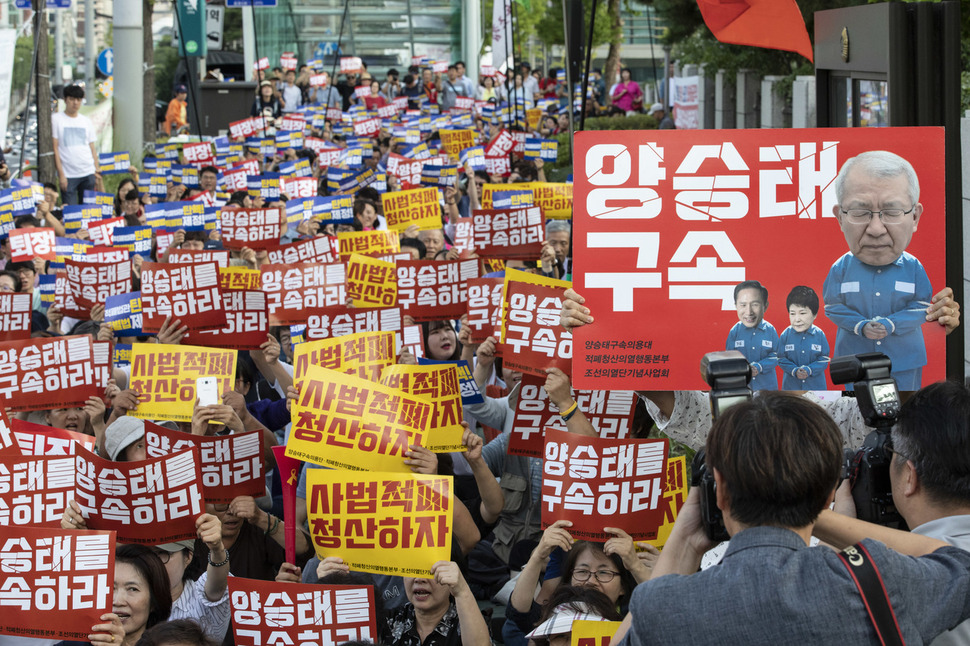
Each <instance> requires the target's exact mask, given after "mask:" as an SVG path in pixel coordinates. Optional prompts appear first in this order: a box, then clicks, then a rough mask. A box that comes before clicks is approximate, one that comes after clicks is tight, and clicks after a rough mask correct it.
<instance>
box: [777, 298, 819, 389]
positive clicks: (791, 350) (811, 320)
mask: <svg viewBox="0 0 970 646" xmlns="http://www.w3.org/2000/svg"><path fill="white" fill-rule="evenodd" d="M785 305H786V306H787V307H788V321H789V322H790V323H791V325H789V326H788V327H787V328H785V331H784V332H782V333H781V342H780V350H779V351H778V365H779V366H781V371H782V374H783V375H784V377H783V378H782V380H781V387H782V389H783V390H825V370H826V368H828V365H829V342H828V340H826V338H825V333H824V332H822V330H821V329H819V328H818V327H817V326H816V325H815V317H816V316H818V294H816V293H815V290H814V289H812V288H811V287H806V286H805V285H799V286H797V287H794V288H792V290H791V292H789V293H788V298H787V299H786V300H785Z"/></svg>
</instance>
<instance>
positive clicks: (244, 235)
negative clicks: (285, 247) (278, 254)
mask: <svg viewBox="0 0 970 646" xmlns="http://www.w3.org/2000/svg"><path fill="white" fill-rule="evenodd" d="M219 220H220V222H221V224H222V243H223V244H224V245H225V246H226V247H227V248H229V249H242V248H243V247H249V248H250V249H257V250H259V249H268V248H270V247H274V246H276V245H279V243H280V237H281V236H282V235H283V227H285V226H286V224H285V223H286V219H285V218H284V217H283V213H282V211H281V210H280V209H278V208H273V209H228V208H224V209H222V210H221V211H219Z"/></svg>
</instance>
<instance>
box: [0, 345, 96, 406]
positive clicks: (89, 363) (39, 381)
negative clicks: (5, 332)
mask: <svg viewBox="0 0 970 646" xmlns="http://www.w3.org/2000/svg"><path fill="white" fill-rule="evenodd" d="M104 386H105V384H103V383H101V382H100V381H99V373H98V371H97V369H96V366H95V362H94V345H93V343H92V341H91V337H90V336H62V337H54V338H52V339H30V340H27V341H7V342H5V343H0V399H3V400H4V405H5V406H6V407H7V408H10V409H11V410H15V411H25V410H45V409H52V408H61V407H64V406H83V405H84V403H85V402H86V401H87V399H88V398H89V397H96V396H99V395H100V393H101V390H102V389H103V388H104Z"/></svg>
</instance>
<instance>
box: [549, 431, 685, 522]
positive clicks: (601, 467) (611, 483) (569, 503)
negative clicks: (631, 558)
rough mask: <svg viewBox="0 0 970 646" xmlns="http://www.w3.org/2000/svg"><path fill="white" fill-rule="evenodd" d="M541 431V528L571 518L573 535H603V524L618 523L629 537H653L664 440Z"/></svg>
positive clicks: (659, 518) (658, 518)
mask: <svg viewBox="0 0 970 646" xmlns="http://www.w3.org/2000/svg"><path fill="white" fill-rule="evenodd" d="M545 433H546V440H545V450H544V455H543V458H544V459H543V463H542V469H543V477H542V500H541V504H542V526H543V527H548V526H549V525H551V524H552V523H553V522H555V521H557V520H570V521H572V522H573V525H572V527H570V529H569V533H570V534H571V535H572V536H573V537H574V538H581V539H586V540H596V541H602V540H606V539H607V538H609V536H610V535H609V534H606V533H605V532H604V531H603V528H604V527H619V528H620V529H622V530H624V531H625V532H627V533H628V534H629V535H630V536H632V537H633V540H648V539H652V538H656V537H657V530H658V529H659V527H660V525H661V524H663V518H664V505H663V504H662V502H661V501H662V500H663V492H664V486H665V482H664V481H665V479H666V475H667V450H668V443H667V440H604V439H601V438H595V437H583V436H579V435H575V434H573V433H567V432H564V431H557V430H555V429H546V432H545Z"/></svg>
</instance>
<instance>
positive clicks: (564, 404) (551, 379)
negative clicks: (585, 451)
mask: <svg viewBox="0 0 970 646" xmlns="http://www.w3.org/2000/svg"><path fill="white" fill-rule="evenodd" d="M544 389H545V391H546V394H547V395H549V401H551V402H552V403H553V404H554V405H555V406H556V408H558V409H559V415H561V416H562V417H563V419H564V420H565V422H566V430H567V431H569V432H570V433H575V434H577V435H585V436H587V437H596V436H597V433H596V429H595V428H593V425H592V424H590V422H589V419H587V417H586V415H585V414H584V413H583V411H582V410H581V409H580V408H579V404H578V403H577V402H576V400H575V399H573V390H572V387H571V386H570V384H569V376H568V375H567V374H566V373H564V372H563V371H562V370H560V369H559V368H546V383H545V386H544Z"/></svg>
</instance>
